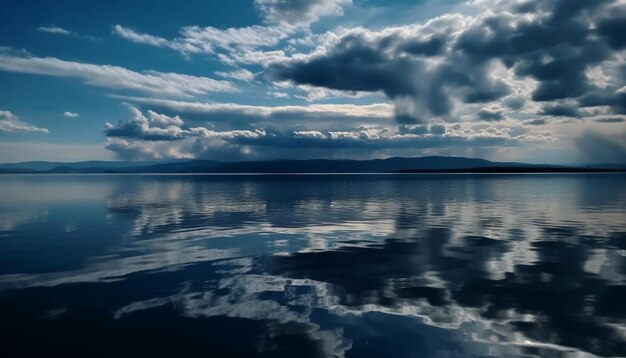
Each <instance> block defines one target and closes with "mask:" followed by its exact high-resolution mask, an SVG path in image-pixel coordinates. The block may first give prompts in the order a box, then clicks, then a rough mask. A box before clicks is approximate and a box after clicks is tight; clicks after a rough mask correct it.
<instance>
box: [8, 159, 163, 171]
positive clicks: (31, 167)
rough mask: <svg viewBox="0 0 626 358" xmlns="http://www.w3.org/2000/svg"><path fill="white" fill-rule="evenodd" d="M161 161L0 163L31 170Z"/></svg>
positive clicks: (127, 165)
mask: <svg viewBox="0 0 626 358" xmlns="http://www.w3.org/2000/svg"><path fill="white" fill-rule="evenodd" d="M157 163H159V162H120V161H101V160H89V161H84V162H72V163H66V162H45V161H32V162H21V163H3V164H0V170H7V169H26V170H31V171H33V170H34V171H46V170H52V169H54V168H59V167H68V168H70V167H71V168H76V169H84V168H128V167H137V166H148V165H154V164H157Z"/></svg>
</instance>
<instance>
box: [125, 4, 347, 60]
mask: <svg viewBox="0 0 626 358" xmlns="http://www.w3.org/2000/svg"><path fill="white" fill-rule="evenodd" d="M351 4H352V0H255V5H256V7H257V9H258V10H259V12H260V14H261V16H262V17H263V19H264V21H265V25H252V26H246V27H231V28H226V29H220V28H216V27H212V26H206V27H200V26H185V27H182V28H181V29H180V31H179V36H178V37H176V38H174V39H166V38H163V37H159V36H155V35H150V34H145V33H141V32H139V31H137V30H134V29H131V28H129V27H126V26H123V25H120V24H117V25H115V26H114V27H113V34H115V35H117V36H120V37H122V38H124V39H126V40H128V41H131V42H135V43H140V44H144V45H150V46H156V47H162V48H170V49H172V50H175V51H178V52H180V53H181V54H183V55H184V56H186V57H188V56H189V55H191V54H205V55H216V56H217V59H218V60H220V61H222V62H224V63H226V64H229V65H233V66H234V65H238V64H265V63H269V62H271V61H273V60H276V59H281V58H284V57H286V53H285V51H284V50H271V51H266V50H259V49H262V48H268V47H275V46H277V45H279V44H280V43H281V42H282V41H285V40H287V39H290V38H292V37H294V36H295V35H297V34H302V33H304V34H306V35H307V36H305V37H308V40H309V41H308V45H309V46H311V45H313V44H314V43H315V41H311V40H312V39H313V36H312V35H311V33H310V29H309V26H310V25H311V24H312V23H314V22H317V21H318V20H319V19H320V17H322V16H337V15H342V14H343V8H344V7H345V6H349V5H351ZM292 40H293V39H292ZM297 40H299V39H297ZM301 44H302V43H301Z"/></svg>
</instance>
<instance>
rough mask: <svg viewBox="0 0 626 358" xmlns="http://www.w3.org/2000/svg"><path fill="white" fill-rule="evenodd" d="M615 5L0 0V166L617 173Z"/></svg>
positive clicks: (620, 86) (623, 100)
mask: <svg viewBox="0 0 626 358" xmlns="http://www.w3.org/2000/svg"><path fill="white" fill-rule="evenodd" d="M625 59H626V1H625V0H469V1H467V0H466V1H455V0H439V1H437V0H413V1H408V0H395V1H391V0H390V1H383V0H229V1H208V0H188V1H184V2H181V1H169V0H161V1H154V0H133V1H130V0H124V1H122V0H110V1H106V2H104V1H98V2H96V1H83V0H57V1H46V2H43V1H35V0H3V1H2V2H0V162H19V161H27V160H52V161H80V160H91V159H100V160H155V159H156V160H159V159H177V158H203V159H214V160H224V161H227V160H228V161H231V160H232V161H238V160H266V159H282V158H289V159H307V158H341V159H345V158H348V159H370V158H386V157H391V156H424V155H454V156H467V157H481V158H486V159H491V160H499V161H523V162H529V163H608V162H616V163H625V162H626V61H625Z"/></svg>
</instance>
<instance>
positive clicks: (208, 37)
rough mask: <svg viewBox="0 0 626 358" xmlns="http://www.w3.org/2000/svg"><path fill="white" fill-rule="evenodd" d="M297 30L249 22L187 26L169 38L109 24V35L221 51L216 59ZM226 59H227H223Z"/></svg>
mask: <svg viewBox="0 0 626 358" xmlns="http://www.w3.org/2000/svg"><path fill="white" fill-rule="evenodd" d="M298 31H300V28H298V27H295V26H291V25H287V24H281V25H277V26H260V25H253V26H248V27H240V28H227V29H218V28H216V27H212V26H207V27H200V26H187V27H183V28H181V30H180V36H179V37H177V38H174V39H172V40H168V39H165V38H162V37H158V36H154V35H149V34H144V33H140V32H137V31H135V30H133V29H130V28H128V27H124V26H122V25H119V24H118V25H115V26H114V27H113V34H115V35H117V36H120V37H122V38H124V39H126V40H129V41H131V42H135V43H140V44H144V45H150V46H155V47H163V48H170V49H172V50H175V51H178V52H180V53H182V54H184V55H186V56H187V55H189V54H199V53H201V54H216V53H218V54H219V53H223V52H226V53H227V54H221V56H223V57H220V60H222V61H226V60H227V59H230V60H231V61H232V58H233V57H245V56H247V55H249V54H250V52H252V50H253V49H255V48H258V47H268V46H275V45H277V44H278V43H280V41H282V40H284V39H286V38H288V37H289V36H291V35H293V34H295V33H296V32H298ZM226 62H227V61H226Z"/></svg>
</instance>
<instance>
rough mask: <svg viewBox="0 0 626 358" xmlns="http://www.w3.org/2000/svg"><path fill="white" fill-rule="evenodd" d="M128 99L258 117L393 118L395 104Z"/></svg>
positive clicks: (189, 110)
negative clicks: (304, 115)
mask: <svg viewBox="0 0 626 358" xmlns="http://www.w3.org/2000/svg"><path fill="white" fill-rule="evenodd" d="M118 97H119V98H123V99H125V100H127V101H130V102H133V103H137V104H146V105H154V106H158V107H161V108H166V109H169V110H172V111H175V112H178V113H194V114H207V115H208V114H221V113H238V114H242V115H251V116H255V117H270V116H274V115H294V114H319V115H324V114H325V115H339V116H344V117H352V118H364V117H365V118H389V119H391V118H393V105H392V104H390V103H372V104H364V105H356V104H310V105H306V106H296V105H289V106H253V105H244V104H236V103H203V102H185V101H174V100H165V99H155V98H139V97H123V96H118Z"/></svg>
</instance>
